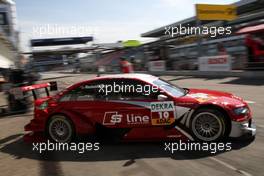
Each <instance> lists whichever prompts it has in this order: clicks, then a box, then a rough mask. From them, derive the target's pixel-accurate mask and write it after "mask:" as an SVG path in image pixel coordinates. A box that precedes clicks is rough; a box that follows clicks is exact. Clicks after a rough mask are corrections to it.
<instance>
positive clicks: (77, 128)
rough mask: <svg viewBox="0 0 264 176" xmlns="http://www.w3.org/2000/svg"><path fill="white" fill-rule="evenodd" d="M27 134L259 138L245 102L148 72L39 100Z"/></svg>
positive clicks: (88, 84)
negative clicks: (167, 79)
mask: <svg viewBox="0 0 264 176" xmlns="http://www.w3.org/2000/svg"><path fill="white" fill-rule="evenodd" d="M33 87H34V86H33ZM25 130H26V131H33V132H34V133H38V132H41V133H43V132H44V133H45V134H47V135H48V136H49V137H50V138H51V139H52V140H54V141H56V142H70V141H71V140H73V139H74V137H76V136H77V135H98V136H100V137H106V138H109V137H113V138H114V139H119V140H123V141H131V140H132V141H135V140H137V141H139V140H142V141H147V140H168V139H176V138H177V139H178V138H180V139H186V140H197V141H207V142H211V141H219V140H222V139H224V138H226V137H229V136H230V137H240V136H244V135H245V136H255V134H256V127H255V125H254V123H253V122H252V115H251V111H250V109H249V107H248V105H247V103H246V102H245V101H243V99H241V98H239V97H237V96H234V95H232V94H230V93H226V92H219V91H212V90H201V89H187V88H180V87H177V86H175V85H172V84H170V83H168V82H166V81H164V80H162V79H160V78H158V77H155V76H152V75H147V74H119V75H108V76H103V77H96V78H94V79H90V80H86V81H83V82H79V83H77V84H74V85H72V86H70V87H69V88H67V89H65V90H64V91H61V92H59V93H58V94H56V95H55V96H48V97H45V98H39V99H36V101H35V110H34V119H33V120H31V122H30V123H29V124H28V125H26V126H25ZM28 136H29V134H28Z"/></svg>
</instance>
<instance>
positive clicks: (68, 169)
mask: <svg viewBox="0 0 264 176" xmlns="http://www.w3.org/2000/svg"><path fill="white" fill-rule="evenodd" d="M72 76H73V77H64V78H60V79H57V81H58V84H59V87H60V88H63V87H65V86H68V85H70V84H72V83H75V82H78V81H81V80H84V79H89V78H90V77H93V76H94V75H81V74H79V75H72ZM163 78H164V79H166V80H170V81H171V82H172V83H174V84H177V85H179V86H183V87H187V88H188V87H190V88H191V87H192V88H205V89H214V90H221V91H227V92H232V93H234V94H235V95H237V96H241V97H243V98H244V99H245V100H247V101H248V102H249V103H250V104H249V105H250V106H251V108H252V110H253V115H254V120H255V122H256V124H257V136H256V139H255V140H254V141H253V142H248V141H239V140H234V141H232V142H233V150H232V151H229V152H223V153H217V154H215V155H210V154H205V153H201V152H175V153H174V154H173V155H171V154H169V153H168V152H165V151H164V145H163V143H122V144H101V145H100V147H101V149H100V150H99V151H97V152H86V153H84V154H76V153H74V152H47V153H43V154H38V153H37V152H36V151H32V145H30V144H25V143H24V142H23V140H22V136H23V133H24V131H23V127H24V125H25V124H26V123H28V122H29V120H30V119H32V112H29V113H28V114H24V115H14V116H8V117H4V118H1V119H0V176H2V175H3V176H6V175H12V176H13V175H14V176H15V175H26V176H29V175H40V176H44V175H54V176H57V175H73V176H77V175H89V176H90V175H94V176H97V175H100V176H101V175H126V176H129V175H152V176H155V175H157V176H160V175H166V176H167V175H180V176H185V175H186V176H192V175H208V176H211V175H216V176H224V175H225V176H226V175H235V176H239V175H240V176H241V175H242V176H250V175H254V176H261V175H264V167H263V163H264V155H263V153H264V147H263V146H264V135H263V134H264V133H263V132H264V120H263V109H264V80H245V79H239V78H215V79H213V78H210V79H206V78H193V77H179V76H177V77H173V76H163ZM44 82H45V81H44Z"/></svg>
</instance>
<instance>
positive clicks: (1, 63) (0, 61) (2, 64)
mask: <svg viewBox="0 0 264 176" xmlns="http://www.w3.org/2000/svg"><path fill="white" fill-rule="evenodd" d="M13 65H14V62H13V61H11V60H9V59H7V58H6V57H4V56H2V55H1V54H0V68H10V66H13Z"/></svg>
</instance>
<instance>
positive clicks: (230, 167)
mask: <svg viewBox="0 0 264 176" xmlns="http://www.w3.org/2000/svg"><path fill="white" fill-rule="evenodd" d="M209 158H210V159H211V160H213V161H216V162H217V163H219V164H222V165H223V166H225V167H227V168H229V169H231V170H234V171H235V172H238V173H240V174H242V175H244V176H252V174H250V173H248V172H246V171H243V170H240V169H237V168H235V167H234V166H232V165H230V164H228V163H226V162H224V161H221V160H219V159H217V158H213V157H209Z"/></svg>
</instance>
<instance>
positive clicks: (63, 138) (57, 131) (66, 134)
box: [47, 115, 74, 143]
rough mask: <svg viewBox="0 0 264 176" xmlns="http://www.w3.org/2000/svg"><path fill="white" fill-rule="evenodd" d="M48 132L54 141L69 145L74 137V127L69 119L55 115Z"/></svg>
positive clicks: (50, 121)
mask: <svg viewBox="0 0 264 176" xmlns="http://www.w3.org/2000/svg"><path fill="white" fill-rule="evenodd" d="M47 132H48V135H49V137H50V138H51V139H52V140H53V141H55V142H63V143H68V142H70V141H72V139H73V137H74V126H73V124H72V122H71V121H70V120H69V119H68V118H67V117H65V116H63V115H55V116H53V117H51V119H50V120H49V123H48V126H47Z"/></svg>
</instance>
